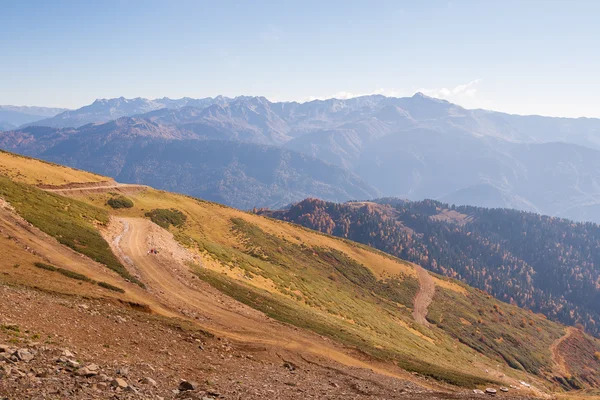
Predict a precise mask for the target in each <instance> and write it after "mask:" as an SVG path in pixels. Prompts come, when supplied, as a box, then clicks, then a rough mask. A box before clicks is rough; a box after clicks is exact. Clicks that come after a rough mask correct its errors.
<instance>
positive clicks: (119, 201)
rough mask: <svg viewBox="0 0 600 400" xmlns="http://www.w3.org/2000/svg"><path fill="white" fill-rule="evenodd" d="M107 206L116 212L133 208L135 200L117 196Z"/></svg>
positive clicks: (109, 200)
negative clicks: (120, 209)
mask: <svg viewBox="0 0 600 400" xmlns="http://www.w3.org/2000/svg"><path fill="white" fill-rule="evenodd" d="M106 204H108V205H109V206H111V207H112V208H113V209H115V210H117V209H119V208H132V207H133V200H131V199H130V198H127V197H125V196H115V197H111V198H110V199H108V201H107V202H106Z"/></svg>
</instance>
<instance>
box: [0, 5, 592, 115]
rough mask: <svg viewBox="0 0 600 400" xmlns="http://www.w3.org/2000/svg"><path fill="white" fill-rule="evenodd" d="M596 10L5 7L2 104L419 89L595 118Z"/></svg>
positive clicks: (467, 101) (480, 103) (0, 12)
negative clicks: (120, 97)
mask: <svg viewBox="0 0 600 400" xmlns="http://www.w3.org/2000/svg"><path fill="white" fill-rule="evenodd" d="M599 15H600V1H589V2H583V1H539V2H536V1H530V0H527V1H514V2H513V1H507V0H502V1H475V0H473V1H416V0H415V1H400V0H392V1H375V0H371V1H350V0H344V1H325V0H320V1H308V0H303V1H298V2H295V1H291V0H290V1H288V0H278V1H259V0H253V1H243V2H228V1H215V0H210V1H207V2H203V1H199V0H198V1H133V0H132V1H113V0H103V1H91V0H89V1H88V0H86V1H47V0H43V1H26V0H17V1H11V0H0V104H14V105H42V106H63V107H71V108H76V107H80V106H82V105H84V104H88V103H91V102H92V101H93V100H94V99H96V98H109V97H119V96H125V97H148V98H156V97H163V96H168V97H172V98H178V97H183V96H188V97H207V96H215V95H218V94H223V95H227V96H236V95H241V94H245V95H264V96H266V97H267V98H269V99H270V100H275V101H276V100H306V99H313V98H325V97H347V96H354V95H360V94H368V93H382V94H386V95H394V96H405V95H412V94H413V93H414V92H415V91H419V90H420V91H422V92H424V93H426V94H429V95H432V96H437V97H443V98H446V99H448V100H450V101H452V102H456V103H458V104H461V105H463V106H466V107H469V108H476V107H481V108H488V109H494V110H500V111H507V112H512V113H519V114H542V115H555V116H595V117H600V78H599V77H598V74H599V72H598V71H600V43H599V40H600V24H598V16H599Z"/></svg>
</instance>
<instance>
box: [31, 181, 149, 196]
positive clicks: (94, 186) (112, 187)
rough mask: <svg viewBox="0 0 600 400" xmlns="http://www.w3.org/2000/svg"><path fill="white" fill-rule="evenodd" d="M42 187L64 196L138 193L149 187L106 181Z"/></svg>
mask: <svg viewBox="0 0 600 400" xmlns="http://www.w3.org/2000/svg"><path fill="white" fill-rule="evenodd" d="M41 189H43V190H45V191H46V192H51V193H56V194H60V195H64V196H73V195H85V194H96V193H106V192H118V193H137V192H140V191H142V190H146V189H148V186H145V185H136V184H129V183H117V182H111V183H109V184H107V183H106V182H93V183H89V184H81V185H73V186H70V185H67V186H65V187H51V188H41Z"/></svg>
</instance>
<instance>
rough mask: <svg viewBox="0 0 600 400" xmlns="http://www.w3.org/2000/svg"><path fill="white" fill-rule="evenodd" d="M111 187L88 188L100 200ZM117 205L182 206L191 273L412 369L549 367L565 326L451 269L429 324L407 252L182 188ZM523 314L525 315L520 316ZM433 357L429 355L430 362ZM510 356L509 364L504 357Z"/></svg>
mask: <svg viewBox="0 0 600 400" xmlns="http://www.w3.org/2000/svg"><path fill="white" fill-rule="evenodd" d="M108 196H109V195H92V196H87V197H86V198H85V200H86V201H89V202H91V203H93V204H95V205H97V206H103V205H104V204H105V202H106V200H107V198H108ZM131 198H132V199H133V201H134V203H135V207H134V208H132V209H126V210H117V211H115V214H117V215H127V216H135V217H143V216H144V214H145V213H146V212H148V211H149V210H152V209H155V208H175V209H178V210H181V211H183V212H184V213H185V214H186V215H187V221H186V223H185V224H184V226H183V228H181V229H177V228H173V227H171V228H170V229H171V231H172V232H173V233H174V234H175V236H176V238H177V239H178V240H180V241H181V242H182V243H184V244H185V245H187V246H188V247H190V248H195V249H196V250H197V251H198V252H200V253H201V254H203V255H204V256H205V257H204V258H205V260H206V262H205V267H206V268H200V267H197V266H192V268H195V270H196V272H197V274H198V275H199V276H200V277H201V278H202V279H204V280H206V281H208V282H209V283H211V284H212V285H213V286H215V287H217V288H219V289H221V290H222V291H224V292H226V293H227V294H229V295H231V296H232V297H234V298H236V299H238V300H240V301H242V302H244V303H246V304H249V305H251V306H253V307H254V308H257V309H260V310H261V311H263V312H265V313H266V314H268V315H269V316H271V317H273V318H276V319H279V320H282V321H284V322H288V323H291V324H294V325H297V326H299V327H302V328H308V329H312V330H314V331H316V332H318V333H320V334H323V335H325V336H328V337H331V338H334V339H336V340H338V341H340V342H342V343H346V344H348V345H351V346H354V347H356V348H359V349H361V350H363V351H365V352H367V353H370V354H371V355H374V356H377V357H380V358H384V359H390V360H394V362H396V363H397V364H398V365H400V366H402V367H404V368H406V369H408V370H412V371H417V372H419V373H422V374H425V375H430V376H434V377H435V378H437V379H441V380H445V381H448V382H451V383H454V384H459V385H461V384H462V385H471V384H475V383H481V382H483V381H486V380H487V381H489V380H493V379H496V378H495V377H493V376H491V375H489V374H486V373H485V369H492V368H494V369H496V365H498V364H501V365H503V367H501V370H502V371H503V372H504V373H506V374H508V375H514V376H518V373H517V371H518V370H525V371H528V372H531V373H535V374H537V375H539V376H543V375H547V374H549V373H550V371H551V369H552V366H551V354H550V352H549V350H548V348H549V346H550V344H551V343H552V342H553V341H554V340H556V339H558V338H559V337H561V335H562V334H563V333H564V330H563V328H562V327H561V326H560V325H558V324H555V323H552V322H549V321H547V320H546V319H545V318H544V317H543V316H541V315H537V314H532V313H530V312H527V311H524V310H521V309H519V308H517V307H513V306H510V305H508V304H504V303H500V302H498V301H496V300H494V299H493V298H491V297H489V296H488V295H487V294H485V293H483V292H481V291H478V290H474V289H472V288H469V287H467V286H465V285H462V284H460V283H457V282H455V281H452V280H450V279H446V278H441V277H437V276H435V277H434V280H435V282H436V287H437V290H436V295H435V297H434V301H433V303H432V305H431V306H430V314H429V320H430V322H432V323H433V325H432V326H431V327H424V326H420V325H417V324H415V323H414V321H413V318H412V316H411V311H412V298H413V297H414V294H415V293H416V290H417V288H418V284H417V281H416V275H415V272H414V269H413V267H412V266H411V265H410V264H409V263H406V262H403V261H401V260H398V259H395V258H393V257H390V256H388V255H386V254H384V253H381V252H378V251H374V250H372V249H370V248H367V247H365V246H362V245H358V244H355V243H353V242H349V241H343V240H339V239H337V238H333V237H329V236H327V235H323V234H319V233H316V232H313V231H309V230H307V229H304V228H301V227H299V226H295V225H292V224H287V223H284V222H281V221H275V220H270V219H267V218H262V217H258V216H255V215H251V214H248V213H244V212H241V211H237V210H233V209H230V208H227V207H223V206H220V205H217V204H213V203H209V202H204V201H200V200H195V199H192V198H189V197H186V196H181V195H175V194H169V193H165V192H160V191H155V190H147V191H144V192H140V193H137V194H134V195H131ZM523 321H525V323H523ZM425 360H431V361H434V362H435V366H434V365H432V362H431V361H425ZM508 365H511V366H512V367H514V368H515V369H511V368H509V367H508Z"/></svg>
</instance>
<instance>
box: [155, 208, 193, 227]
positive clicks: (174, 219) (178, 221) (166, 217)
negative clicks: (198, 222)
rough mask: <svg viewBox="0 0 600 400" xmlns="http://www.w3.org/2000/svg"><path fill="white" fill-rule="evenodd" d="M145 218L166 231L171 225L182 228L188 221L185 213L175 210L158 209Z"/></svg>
mask: <svg viewBox="0 0 600 400" xmlns="http://www.w3.org/2000/svg"><path fill="white" fill-rule="evenodd" d="M145 216H146V217H148V218H150V220H151V221H152V222H154V223H155V224H156V225H158V226H160V227H162V228H165V229H169V226H171V225H173V226H176V227H180V226H182V225H183V224H184V223H185V221H186V219H187V217H186V216H185V214H184V213H182V212H181V211H179V210H176V209H174V208H171V209H166V208H157V209H154V210H152V211H148V212H147V213H146V214H145Z"/></svg>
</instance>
